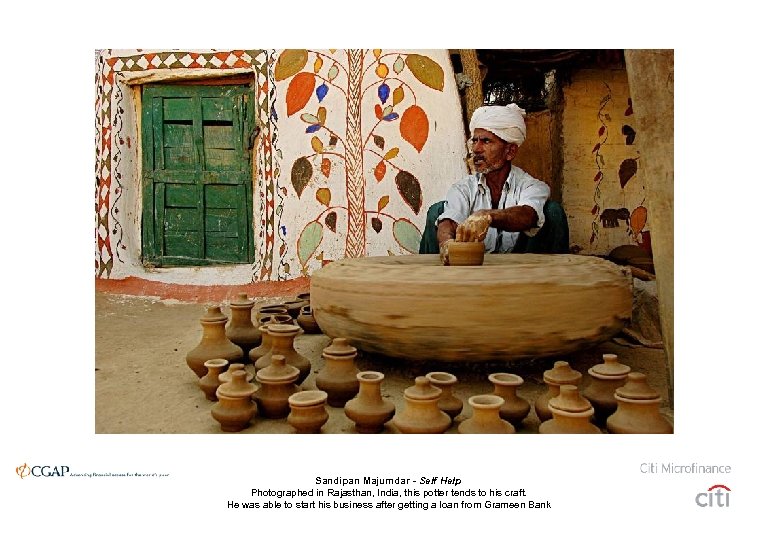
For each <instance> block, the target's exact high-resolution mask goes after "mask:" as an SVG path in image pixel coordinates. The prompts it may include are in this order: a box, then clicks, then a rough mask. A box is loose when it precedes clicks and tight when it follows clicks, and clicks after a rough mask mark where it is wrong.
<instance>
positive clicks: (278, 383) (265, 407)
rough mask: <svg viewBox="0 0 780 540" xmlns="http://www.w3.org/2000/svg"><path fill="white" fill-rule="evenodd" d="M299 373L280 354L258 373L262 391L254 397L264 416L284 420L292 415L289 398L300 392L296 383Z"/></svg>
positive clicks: (258, 391)
mask: <svg viewBox="0 0 780 540" xmlns="http://www.w3.org/2000/svg"><path fill="white" fill-rule="evenodd" d="M299 373H300V371H299V370H298V368H296V367H294V366H290V365H287V363H286V362H285V358H284V356H282V355H280V354H275V355H274V356H273V357H272V358H271V364H270V365H269V366H266V367H264V368H263V369H261V370H260V371H258V372H257V376H256V379H257V382H259V383H260V389H259V390H257V392H255V394H254V395H253V396H252V397H253V399H254V400H255V401H256V402H257V405H258V408H259V409H260V414H261V415H262V416H265V417H267V418H284V417H285V416H287V415H288V414H289V413H290V404H289V402H288V401H287V398H289V397H290V396H291V395H293V394H294V393H295V392H297V391H298V387H297V386H296V385H295V381H296V379H298V374H299Z"/></svg>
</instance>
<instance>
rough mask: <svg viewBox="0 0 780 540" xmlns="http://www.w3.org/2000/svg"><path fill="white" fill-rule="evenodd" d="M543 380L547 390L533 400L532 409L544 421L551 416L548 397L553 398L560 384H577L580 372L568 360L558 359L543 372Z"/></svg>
mask: <svg viewBox="0 0 780 540" xmlns="http://www.w3.org/2000/svg"><path fill="white" fill-rule="evenodd" d="M543 378H544V382H545V384H546V385H547V392H545V393H544V394H543V395H541V396H540V397H538V398H537V399H536V401H534V410H535V411H536V416H537V417H538V418H539V422H544V421H546V420H549V419H550V418H552V413H551V412H550V407H549V406H548V404H549V402H550V399H552V398H554V397H555V396H557V395H558V393H559V392H560V388H561V385H564V384H572V385H574V386H577V385H578V384H579V383H580V380H582V373H580V372H579V371H577V370H575V369H572V367H571V366H570V365H569V363H568V362H565V361H563V360H559V361H557V362H555V363H554V364H553V367H552V369H548V370H547V371H545V372H544V377H543Z"/></svg>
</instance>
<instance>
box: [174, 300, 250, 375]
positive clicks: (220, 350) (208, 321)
mask: <svg viewBox="0 0 780 540" xmlns="http://www.w3.org/2000/svg"><path fill="white" fill-rule="evenodd" d="M227 321H228V318H227V317H226V316H225V315H224V314H223V313H222V310H221V309H220V308H219V306H209V307H207V308H206V314H205V315H204V316H203V317H201V319H200V325H201V326H202V327H203V337H202V338H201V340H200V343H198V345H197V346H196V347H195V348H194V349H192V350H191V351H190V352H188V353H187V357H186V358H187V365H188V366H189V367H190V369H191V370H192V371H194V372H195V375H197V376H198V378H199V379H200V378H201V377H203V376H204V375H206V373H208V369H206V367H204V365H203V364H204V363H205V362H206V360H211V359H213V358H224V359H225V360H227V361H228V362H230V363H231V364H232V363H234V362H241V361H242V360H243V359H244V351H242V350H241V347H239V346H238V345H236V344H234V343H232V342H231V341H230V340H229V339H228V338H227V336H226V335H225V325H226V324H227Z"/></svg>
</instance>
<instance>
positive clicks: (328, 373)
mask: <svg viewBox="0 0 780 540" xmlns="http://www.w3.org/2000/svg"><path fill="white" fill-rule="evenodd" d="M356 356H357V349H356V348H355V347H353V346H352V345H350V344H349V342H348V341H347V340H346V339H344V338H335V339H334V340H333V342H332V343H331V344H330V345H329V346H328V347H325V349H323V351H322V359H323V360H324V361H325V365H324V366H323V367H322V369H321V370H320V372H319V373H318V374H317V377H315V379H314V384H316V385H317V388H319V389H320V390H322V391H324V392H327V394H328V405H330V406H331V407H343V406H344V404H345V403H346V402H347V401H349V400H350V399H352V398H353V397H355V396H356V395H357V393H358V390H359V389H360V383H359V382H358V380H357V374H358V368H357V367H355V357H356Z"/></svg>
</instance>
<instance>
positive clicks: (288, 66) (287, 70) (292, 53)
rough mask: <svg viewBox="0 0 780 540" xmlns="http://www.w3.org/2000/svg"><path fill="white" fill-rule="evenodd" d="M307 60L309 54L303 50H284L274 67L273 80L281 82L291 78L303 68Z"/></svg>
mask: <svg viewBox="0 0 780 540" xmlns="http://www.w3.org/2000/svg"><path fill="white" fill-rule="evenodd" d="M308 60H309V53H307V52H306V51H305V50H303V49H285V50H284V51H282V54H280V55H279V60H278V61H277V62H276V66H275V67H274V78H275V79H276V80H277V81H283V80H284V79H286V78H288V77H292V76H293V75H295V74H296V73H298V72H299V71H300V70H302V69H303V68H304V66H305V65H306V62H307V61H308Z"/></svg>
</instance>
